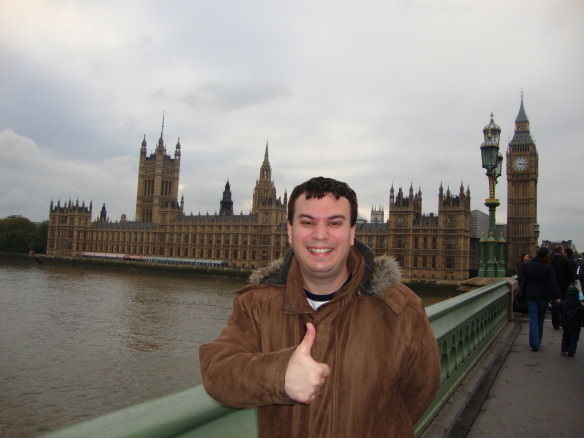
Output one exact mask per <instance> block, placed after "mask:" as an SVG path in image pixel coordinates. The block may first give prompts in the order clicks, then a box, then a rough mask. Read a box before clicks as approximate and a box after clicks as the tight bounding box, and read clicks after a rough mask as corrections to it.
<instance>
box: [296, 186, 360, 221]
mask: <svg viewBox="0 0 584 438" xmlns="http://www.w3.org/2000/svg"><path fill="white" fill-rule="evenodd" d="M327 193H330V194H331V195H334V196H335V197H336V198H337V199H339V198H341V197H344V198H347V200H348V201H349V204H350V205H351V226H354V225H355V224H356V223H357V195H356V194H355V191H354V190H353V189H352V188H351V187H349V185H348V184H347V183H344V182H342V181H337V180H336V179H332V178H325V177H323V176H317V177H314V178H311V179H309V180H308V181H306V182H303V183H302V184H300V185H297V186H296V187H294V190H292V193H291V194H290V199H289V200H288V222H290V223H292V221H293V220H294V203H295V202H296V199H298V197H299V196H300V195H302V194H304V195H305V196H306V199H311V198H316V199H322V198H324V196H325V195H326V194H327Z"/></svg>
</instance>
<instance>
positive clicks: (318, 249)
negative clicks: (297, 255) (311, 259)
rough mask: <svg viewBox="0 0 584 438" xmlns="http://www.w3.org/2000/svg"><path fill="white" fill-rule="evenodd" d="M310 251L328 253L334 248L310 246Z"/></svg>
mask: <svg viewBox="0 0 584 438" xmlns="http://www.w3.org/2000/svg"><path fill="white" fill-rule="evenodd" d="M308 251H310V252H312V253H315V254H327V253H329V252H331V251H332V248H308Z"/></svg>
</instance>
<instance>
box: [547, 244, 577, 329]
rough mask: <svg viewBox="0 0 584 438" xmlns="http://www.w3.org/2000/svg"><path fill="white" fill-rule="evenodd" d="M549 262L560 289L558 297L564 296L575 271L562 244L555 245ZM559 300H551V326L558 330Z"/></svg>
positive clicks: (563, 297) (559, 319) (574, 275)
mask: <svg viewBox="0 0 584 438" xmlns="http://www.w3.org/2000/svg"><path fill="white" fill-rule="evenodd" d="M551 263H552V266H553V268H554V273H555V276H556V281H557V283H558V288H559V289H560V299H561V300H564V299H565V298H566V292H567V291H568V287H570V285H571V284H572V283H573V281H574V279H575V277H576V272H575V271H574V265H573V263H572V262H571V261H570V260H569V259H568V257H567V256H566V251H565V249H564V247H563V245H557V246H556V247H555V249H554V253H553V254H552V257H551ZM559 305H560V301H554V302H552V326H553V327H554V329H556V330H558V329H559V328H560V326H561V324H562V323H561V316H560V308H559Z"/></svg>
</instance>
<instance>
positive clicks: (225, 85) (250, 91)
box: [184, 81, 292, 111]
mask: <svg viewBox="0 0 584 438" xmlns="http://www.w3.org/2000/svg"><path fill="white" fill-rule="evenodd" d="M291 95H292V92H291V90H290V88H289V87H288V86H287V85H285V84H282V83H278V82H269V81H246V82H206V83H204V84H203V85H201V86H200V87H199V88H198V89H197V90H196V91H194V92H193V93H189V94H187V95H186V96H185V98H184V101H185V103H186V104H187V105H188V106H190V107H192V108H194V109H197V110H201V109H202V110H219V111H236V110H240V109H242V108H246V107H250V106H258V105H264V104H267V103H271V102H274V101H277V100H282V99H286V98H288V97H290V96H291Z"/></svg>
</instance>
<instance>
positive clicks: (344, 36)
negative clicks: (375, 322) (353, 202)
mask: <svg viewBox="0 0 584 438" xmlns="http://www.w3.org/2000/svg"><path fill="white" fill-rule="evenodd" d="M583 22H584V2H582V1H581V0H513V1H509V0H490V1H486V2H484V1H483V2H479V1H470V0H440V1H436V0H412V1H410V0H402V1H397V0H395V1H394V0H386V1H381V0H377V1H373V0H359V1H357V0H355V1H343V0H334V1H332V0H330V1H329V0H326V1H319V0H310V1H305V0H295V1H287V2H284V1H273V0H272V1H267V0H266V1H257V0H248V1H235V0H233V1H221V0H199V1H186V0H185V1H172V0H166V1H121V2H120V1H117V0H116V1H105V0H99V1H97V0H96V1H94V0H85V1H73V0H71V1H65V0H63V1H59V0H52V1H51V0H42V1H34V0H27V1H21V0H2V2H0V65H1V67H0V187H1V190H0V217H5V216H8V215H12V214H21V215H23V216H26V217H28V218H30V219H31V220H35V221H40V220H45V219H47V218H48V213H49V204H50V202H51V200H53V201H55V202H57V201H58V200H60V201H61V202H64V201H67V200H69V199H71V200H73V201H75V200H77V199H79V201H80V202H82V201H84V202H85V203H86V204H88V203H89V202H90V201H91V202H93V216H94V218H95V217H96V216H97V215H98V214H99V209H100V207H101V205H102V203H104V202H105V203H106V206H107V209H108V215H109V216H110V218H111V219H112V220H119V218H120V216H121V214H123V213H125V214H127V215H128V218H129V219H133V218H134V213H135V201H136V184H137V174H138V156H139V150H140V144H141V142H142V138H143V137H144V135H145V136H146V141H147V143H148V153H149V154H150V153H151V152H153V150H154V147H155V145H156V142H157V140H158V138H159V136H160V132H161V124H162V114H163V112H164V114H165V127H164V140H165V142H166V144H167V150H168V152H169V153H171V154H173V152H174V147H175V144H176V142H177V139H178V138H179V137H180V142H181V145H182V160H181V175H180V182H181V187H180V192H179V197H180V196H181V195H183V194H184V200H185V212H186V213H187V214H190V213H191V212H192V213H194V214H198V213H199V212H201V213H203V214H204V213H206V212H209V213H211V214H212V213H215V212H216V211H218V210H219V201H220V199H221V196H222V192H223V189H224V186H225V183H226V181H227V180H229V182H230V184H231V189H232V193H233V200H234V209H235V211H236V213H239V212H240V211H243V212H244V213H248V212H249V210H250V208H251V198H252V193H253V188H254V185H255V182H256V180H257V179H258V177H259V170H260V165H261V163H262V160H263V156H264V150H265V146H266V142H269V156H270V163H271V166H272V178H273V181H274V183H275V185H276V189H277V191H278V195H279V196H283V194H284V191H287V192H288V193H290V192H291V190H292V189H293V187H294V186H295V185H296V184H298V183H300V182H302V181H304V180H306V179H308V178H310V177H312V176H316V175H324V176H331V177H335V178H338V179H341V180H344V181H346V182H348V183H349V184H350V185H351V186H352V187H353V188H354V189H355V190H356V192H357V194H358V197H359V203H360V214H361V215H362V216H364V217H366V218H367V219H369V217H370V211H371V208H372V207H373V206H377V207H381V206H382V207H383V208H384V210H385V216H386V219H387V214H388V209H389V206H388V203H389V190H390V188H391V186H392V184H393V186H394V187H395V189H396V190H397V189H398V188H399V187H402V188H403V189H404V190H406V191H407V190H408V189H409V187H410V184H412V185H413V187H414V189H415V190H416V191H417V190H418V189H421V191H422V194H423V210H424V212H425V213H430V212H434V213H437V211H438V189H439V186H440V184H443V185H444V188H445V189H446V188H448V187H450V189H451V190H452V191H454V192H455V193H458V190H459V187H460V185H461V183H462V184H464V187H465V188H466V187H469V188H470V191H471V199H472V202H471V207H472V209H479V210H482V211H485V212H487V208H486V207H485V206H484V201H485V199H486V198H488V184H487V178H486V176H485V174H484V170H483V169H482V168H481V160H480V145H481V143H482V141H483V133H482V129H483V127H484V126H485V125H486V124H488V122H489V117H490V113H491V112H493V113H494V119H495V122H496V123H497V124H499V125H500V126H501V129H502V133H501V152H502V153H503V154H504V153H505V150H506V148H507V145H508V143H509V141H510V139H511V137H512V136H513V130H514V126H515V118H516V117H517V113H518V111H519V106H520V103H521V93H522V90H523V96H524V104H525V110H526V112H527V115H528V117H529V120H530V123H531V134H532V137H533V138H534V140H535V143H536V146H537V149H538V152H539V196H538V222H539V223H540V229H541V238H542V239H546V240H562V239H572V240H573V241H574V242H575V243H576V245H577V246H578V248H579V249H580V250H584V230H583V227H582V222H583V220H584V207H583V205H584V204H583V201H582V200H583V199H584V195H583V181H582V179H583V178H582V175H583V173H582V172H583V169H584V168H583V166H582V163H583V162H584V152H583V150H582V149H583V147H584V145H583V139H584V56H583V55H582V53H583V52H584V26H583V25H582V23H583ZM497 197H498V198H499V199H500V200H501V206H500V207H499V208H498V210H497V221H498V222H500V223H504V222H506V201H507V184H506V181H505V177H504V176H503V177H502V178H500V180H499V184H497Z"/></svg>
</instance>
